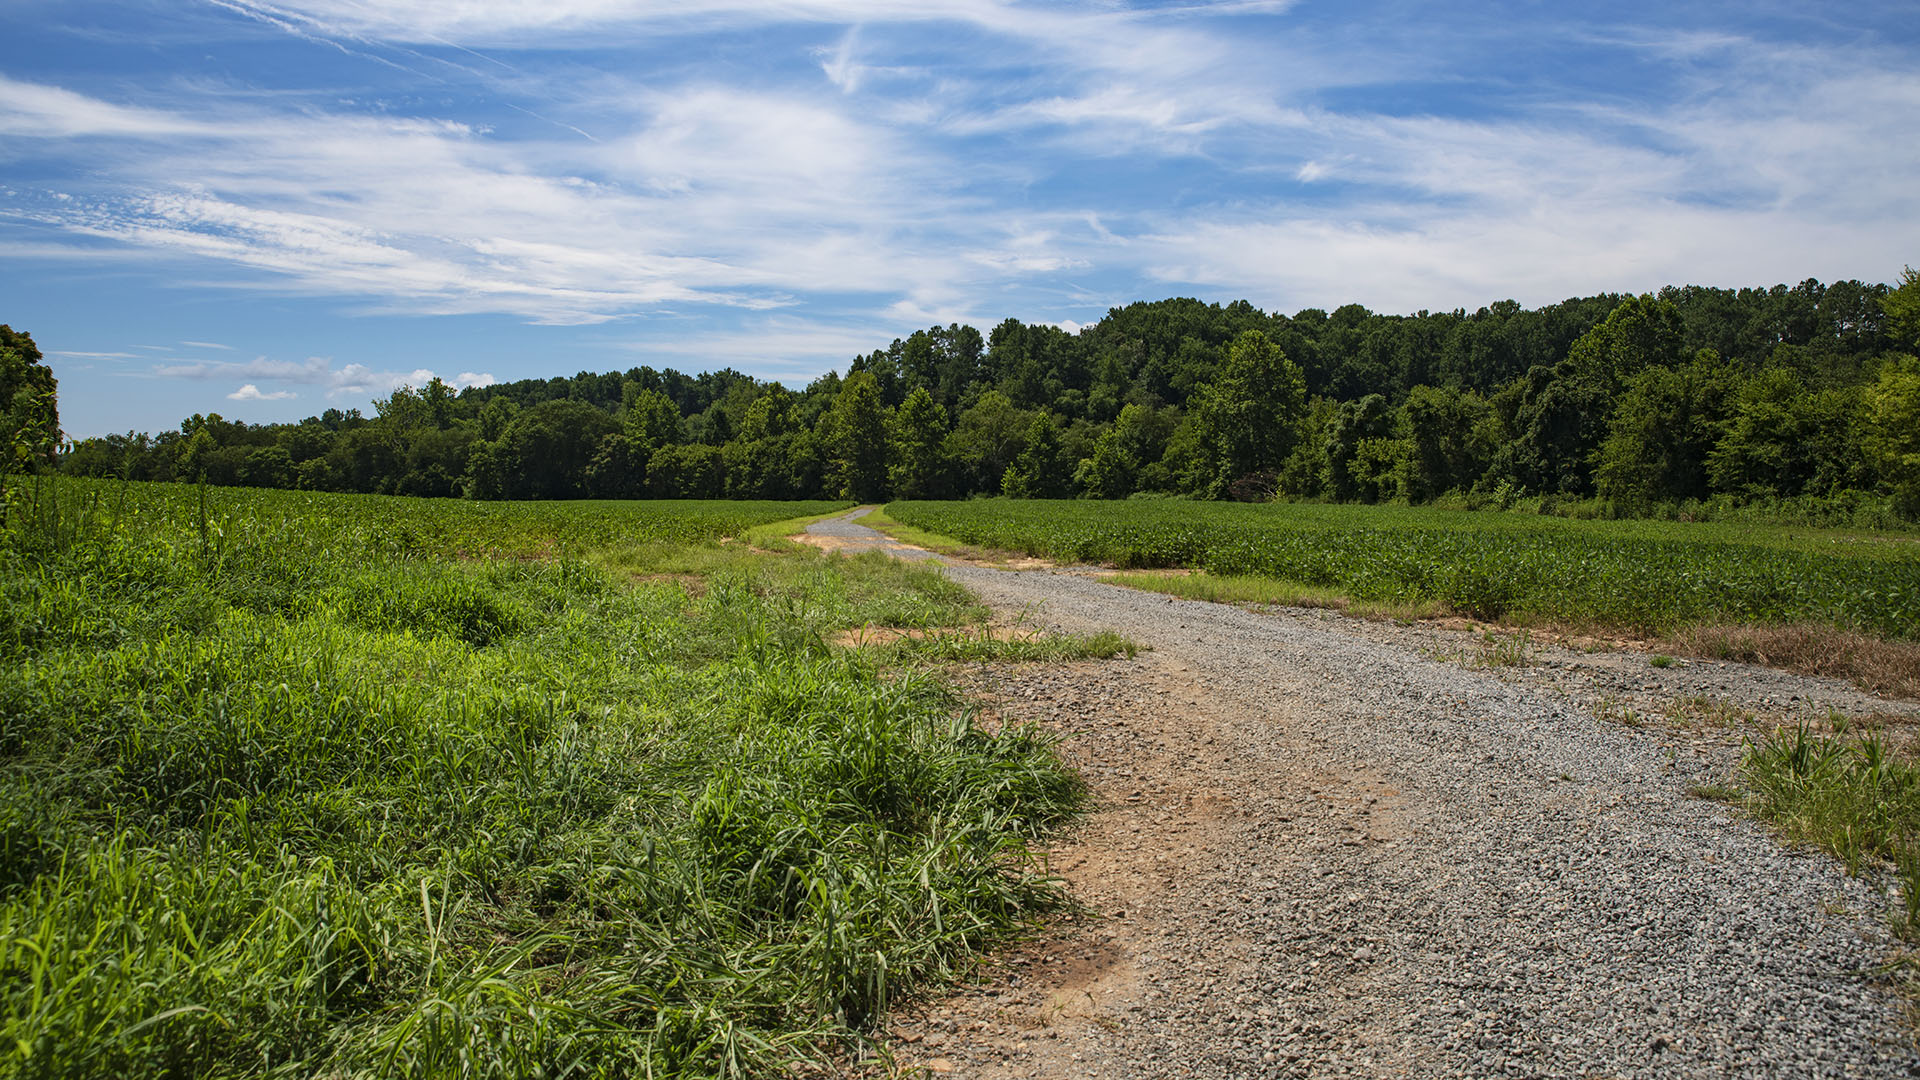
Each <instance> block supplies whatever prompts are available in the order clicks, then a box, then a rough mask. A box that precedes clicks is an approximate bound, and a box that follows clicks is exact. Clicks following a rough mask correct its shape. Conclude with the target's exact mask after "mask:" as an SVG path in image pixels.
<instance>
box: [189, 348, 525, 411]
mask: <svg viewBox="0 0 1920 1080" xmlns="http://www.w3.org/2000/svg"><path fill="white" fill-rule="evenodd" d="M152 374H154V375H156V376H159V377H161V378H168V379H195V380H228V379H234V378H252V379H259V380H262V381H271V382H278V383H283V384H290V385H293V386H312V387H316V388H318V389H320V390H321V391H322V392H324V393H325V394H326V396H327V397H329V398H343V397H352V396H364V395H369V394H372V395H376V396H381V397H384V396H385V395H387V394H391V393H393V392H394V391H395V390H398V389H400V388H401V387H403V386H411V387H415V388H419V387H422V386H425V385H427V383H429V382H432V381H433V379H434V377H435V376H434V372H433V370H432V369H431V368H415V369H413V370H412V371H382V370H376V369H374V368H370V367H368V366H367V365H365V364H344V365H340V366H335V364H334V362H333V358H332V357H327V356H310V357H308V358H307V359H305V360H299V361H295V360H273V359H269V358H267V357H264V356H261V357H256V358H254V359H252V360H239V361H227V360H196V361H190V362H187V363H179V364H161V365H158V366H156V367H155V368H153V371H152ZM496 381H497V380H496V379H495V378H494V377H493V375H492V374H491V373H488V372H472V371H463V372H461V373H460V374H458V375H456V376H454V377H453V378H451V379H449V380H447V385H449V386H452V387H453V388H454V389H456V390H464V389H466V388H467V387H469V386H492V385H493V384H494V383H495V382H496ZM227 396H228V397H229V398H231V399H233V400H234V401H283V400H286V399H288V398H292V397H294V396H295V394H294V393H293V392H292V391H290V390H278V391H274V392H272V393H264V392H262V391H261V390H260V388H259V387H258V386H257V385H256V384H254V383H251V382H249V383H247V384H245V385H243V386H242V387H241V388H240V389H239V390H237V391H235V392H234V393H232V394H229V395H227Z"/></svg>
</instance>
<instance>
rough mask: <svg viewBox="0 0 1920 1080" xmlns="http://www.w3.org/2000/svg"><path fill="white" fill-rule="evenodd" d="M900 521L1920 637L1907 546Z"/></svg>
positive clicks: (1654, 536)
mask: <svg viewBox="0 0 1920 1080" xmlns="http://www.w3.org/2000/svg"><path fill="white" fill-rule="evenodd" d="M887 514H888V516H890V517H891V518H893V519H894V520H896V521H899V522H901V523H904V524H907V525H910V526H913V527H916V528H919V529H924V530H927V531H929V532H932V533H937V534H940V535H943V536H949V537H953V538H954V539H957V540H960V541H964V542H966V543H969V544H977V545H982V546H986V547H992V548H999V549H1003V550H1010V551H1018V552H1023V553H1026V554H1030V555H1037V556H1042V557H1046V558H1050V559H1055V560H1060V561H1066V562H1104V563H1113V564H1116V565H1120V566H1125V567H1173V566H1184V567H1192V568H1195V569H1199V570H1204V571H1206V572H1208V573H1209V574H1215V575H1221V576H1229V575H1250V576H1258V577H1266V578H1276V579H1283V580H1287V581H1293V582H1298V583H1301V584H1304V585H1309V586H1319V587H1328V588H1333V589H1337V590H1339V591H1341V592H1344V593H1346V594H1348V595H1350V596H1352V597H1354V598H1356V599H1361V600H1370V601H1386V602H1416V603H1417V602H1423V601H1438V602H1440V603H1442V604H1444V605H1446V606H1447V607H1449V608H1451V609H1453V610H1455V611H1458V612H1461V613H1463V614H1467V615H1473V616H1477V617H1480V618H1487V619H1496V618H1503V617H1521V618H1524V617H1537V618H1544V619H1555V620H1569V621H1575V622H1581V623H1590V624H1601V625H1607V626H1613V627H1621V628H1626V629H1633V630H1642V631H1651V632H1665V631H1669V630H1673V629H1676V628H1679V627H1684V626H1687V625H1690V624H1696V623H1700V622H1705V621H1727V622H1740V623H1761V624H1787V623H1797V622H1807V621H1812V622H1820V623H1829V624H1832V625H1834V626H1838V627H1842V628H1846V629H1851V630H1859V631H1864V632H1867V633H1870V634H1875V635H1879V636H1884V637H1890V638H1898V639H1908V640H1911V639H1915V638H1920V543H1915V542H1914V541H1913V540H1912V538H1911V537H1881V536H1876V535H1873V534H1856V533H1840V532H1823V531H1818V530H1811V529H1804V528H1778V527H1757V526H1746V525H1731V524H1721V525H1709V524H1685V523H1673V522H1659V521H1576V520H1570V519H1565V518H1553V517H1539V516H1533V515H1521V514H1501V513H1492V512H1468V511H1449V510H1430V509H1419V508H1407V507H1374V506H1355V505H1344V506H1337V505H1290V504H1259V505H1255V504H1241V503H1197V502H1184V501H1144V500H1142V501H1131V502H1092V501H1043V500H1034V501H1009V500H1004V499H992V500H978V501H971V502H897V503H892V504H890V505H889V506H888V507H887Z"/></svg>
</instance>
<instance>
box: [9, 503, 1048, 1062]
mask: <svg viewBox="0 0 1920 1080" xmlns="http://www.w3.org/2000/svg"><path fill="white" fill-rule="evenodd" d="M85 496H86V493H85V492H76V491H75V490H74V489H72V488H67V489H65V490H63V491H62V492H61V493H60V495H59V496H58V497H59V498H63V499H66V500H67V501H66V503H65V504H64V506H62V507H59V508H57V509H56V508H49V507H48V506H47V505H46V504H45V503H44V502H42V503H41V504H40V505H38V506H37V507H34V506H28V507H25V508H21V507H16V508H15V511H16V512H15V513H14V514H13V515H12V516H11V517H10V520H9V525H10V527H9V529H8V531H7V533H6V535H5V539H4V541H0V590H4V599H5V608H4V615H0V661H3V663H0V972H5V973H6V974H5V978H4V979H0V1076H17V1077H109V1076H111V1077H121V1076H143V1075H144V1076H154V1075H187V1074H193V1075H287V1076H310V1075H366V1076H374V1075H378V1076H389V1075H426V1076H438V1075H447V1076H452V1075H459V1076H515V1077H521V1076H534V1075H546V1076H566V1075H579V1076H644V1075H654V1076H677V1075H685V1076H713V1075H767V1074H771V1073H774V1072H776V1071H778V1070H779V1069H781V1068H782V1067H783V1066H784V1065H785V1064H787V1063H788V1062H790V1061H793V1060H796V1059H806V1058H814V1057H819V1056H821V1055H823V1054H827V1053H831V1052H832V1051H833V1049H834V1047H835V1046H836V1045H839V1044H838V1043H837V1041H836V1040H839V1039H842V1038H844V1037H845V1036H846V1035H847V1034H848V1033H849V1032H852V1031H855V1030H857V1029H859V1028H860V1027H861V1026H862V1025H864V1024H866V1023H869V1022H870V1021H871V1020H872V1019H873V1018H875V1017H876V1016H877V1015H878V1014H879V1013H880V1012H881V1010H883V1009H884V1008H885V1006H886V1003H887V1002H888V1000H889V999H890V998H891V997H892V996H894V995H895V994H897V993H898V992H900V991H901V990H902V989H903V988H907V987H911V986H913V985H915V984H917V983H921V982H923V981H925V980H928V979H937V978H941V977H944V976H946V975H947V974H948V973H950V971H951V970H952V969H953V968H954V967H955V966H956V965H960V964H963V963H964V962H965V961H966V958H967V957H968V956H969V955H970V954H971V953H972V951H973V950H975V949H977V948H978V947H979V946H980V945H981V944H982V943H983V942H986V941H989V940H991V939H994V938H996V937H998V936H1001V935H1004V934H1006V933H1008V932H1010V931H1012V930H1015V929H1017V928H1018V927H1020V926H1022V925H1024V924H1025V922H1026V921H1027V920H1029V919H1030V918H1031V917H1032V916H1033V914H1034V913H1035V912H1036V911H1038V910H1041V909H1043V908H1045V907H1046V906H1048V905H1050V904H1053V903H1055V902H1056V894H1055V893H1054V892H1053V890H1052V888H1051V886H1050V884H1049V882H1048V881H1047V880H1046V879H1045V878H1043V877H1042V876H1040V875H1039V874H1038V872H1037V870H1035V868H1034V867H1033V866H1032V865H1031V864H1030V862H1029V860H1028V859H1027V857H1026V848H1025V844H1026V842H1027V841H1028V840H1029V839H1030V838H1032V837H1033V836H1035V835H1036V834H1037V833H1038V832H1040V831H1041V830H1043V829H1045V828H1047V827H1048V826H1049V825H1050V824H1051V823H1053V822H1055V821H1057V820H1058V819H1059V818H1061V817H1062V816H1063V815H1065V814H1067V813H1070V812H1071V811H1072V810H1073V808H1074V807H1075V806H1076V805H1077V804H1078V802H1079V800H1080V798H1081V792H1080V789H1079V787H1078V784H1077V781H1076V780H1075V779H1074V778H1073V776H1072V775H1071V774H1070V773H1068V772H1066V771H1064V769H1063V768H1062V767H1061V766H1060V765H1059V763H1058V760H1057V758H1056V756H1055V755H1054V754H1053V752H1052V748H1051V746H1050V744H1049V742H1048V740H1047V739H1046V738H1045V737H1043V736H1041V735H1039V734H1037V733H1035V732H1033V731H1030V730H1024V729H1015V730H1009V731H1006V732H1002V733H1000V734H997V735H992V736H989V735H987V734H986V733H984V732H983V731H982V730H980V729H979V728H977V727H976V726H975V725H974V724H973V723H972V722H971V720H970V717H969V715H968V714H967V712H966V711H965V710H964V709H962V708H960V706H959V704H958V703H957V702H956V701H955V700H954V699H953V698H952V697H951V696H950V695H949V693H948V692H947V691H946V690H945V689H944V688H943V687H942V686H941V685H940V684H938V683H937V682H935V681H933V680H931V679H930V678H928V677H926V676H924V675H921V674H915V673H913V672H912V671H899V670H882V669H879V668H877V667H876V666H874V664H873V662H872V661H871V660H870V659H869V658H867V657H866V656H864V655H863V654H857V653H848V652H846V651H845V650H835V649H830V648H829V647H827V646H826V645H825V644H823V634H824V633H827V632H831V631H835V630H841V629H845V628H848V627H853V626H859V625H864V624H869V623H880V622H885V623H888V624H892V625H924V626H941V625H961V624H966V623H968V622H969V621H971V620H973V619H975V618H977V615H978V612H977V609H975V608H974V607H973V606H972V601H971V600H970V598H969V597H968V596H967V595H966V594H964V593H963V592H959V591H957V590H955V589H954V588H953V587H952V586H951V585H950V583H948V582H947V581H946V580H945V579H944V578H942V577H940V576H939V575H938V574H936V573H933V572H931V571H927V570H924V569H916V568H912V567H905V566H900V565H896V564H893V563H889V562H884V561H860V560H831V559H826V558H822V557H795V558H787V559H777V560H768V559H753V558H749V557H747V556H745V555H743V554H741V553H738V552H735V551H731V550H728V549H725V548H719V547H713V546H707V547H696V548H692V549H689V548H687V547H684V546H682V547H666V548H655V549H653V555H652V556H651V558H652V561H653V563H655V564H659V563H664V562H667V561H669V557H670V556H671V557H672V558H678V559H681V560H682V561H693V562H701V563H703V564H704V565H702V566H701V567H700V568H699V571H698V573H699V574H700V578H701V581H702V582H703V583H704V588H688V587H685V586H683V585H682V584H679V583H677V582H676V581H674V580H672V579H671V578H666V579H661V580H643V581H641V582H639V583H632V582H631V580H630V578H629V575H628V574H626V573H624V572H623V571H639V570H642V569H645V568H646V566H645V565H643V564H645V563H646V561H647V560H646V557H641V556H635V555H633V554H632V553H631V551H628V552H627V553H626V554H624V555H623V554H621V553H619V552H617V551H616V552H612V553H604V552H589V551H587V550H586V549H588V548H589V547H591V546H592V545H589V544H586V543H578V544H576V543H573V542H571V541H568V542H563V540H564V538H565V537H566V536H567V534H568V529H569V528H570V526H569V525H568V518H567V514H568V513H569V512H570V510H571V508H568V509H560V508H542V509H540V510H537V511H536V510H530V509H528V508H525V507H514V506H489V507H484V508H471V509H475V510H480V511H489V512H491V511H498V512H499V516H498V517H489V516H488V515H487V513H485V512H477V513H473V514H471V515H469V516H467V517H465V518H464V519H462V524H461V526H460V527H461V528H464V529H465V530H466V533H465V534H460V533H458V532H456V531H452V530H448V529H443V528H442V527H441V526H440V525H439V524H437V523H435V522H433V521H432V520H431V515H428V521H427V522H426V524H424V525H423V524H421V521H420V519H419V517H418V511H417V507H416V505H415V504H412V503H406V502H403V501H401V500H391V501H389V500H379V499H372V498H361V497H321V498H320V499H319V501H317V502H315V503H312V504H300V503H296V501H295V500H297V499H304V498H306V497H305V496H290V495H285V494H284V493H260V494H239V493H232V492H227V493H221V496H220V499H219V500H218V502H219V505H216V506H213V507H210V508H208V509H207V511H206V513H205V516H204V518H203V516H202V512H201V509H200V503H199V498H198V495H197V493H193V492H182V491H178V490H174V491H166V490H160V491H155V490H153V489H146V488H140V487H138V486H136V488H134V489H132V490H130V491H128V492H127V493H126V495H125V496H124V501H123V502H122V503H121V505H120V506H119V507H118V508H117V509H116V508H115V507H113V506H112V505H110V503H109V502H108V500H111V499H114V498H119V497H121V496H117V495H116V494H115V493H113V492H111V491H107V492H104V493H102V494H101V495H100V498H99V499H98V500H94V501H92V502H91V503H89V501H88V499H87V498H86V497H85ZM45 497H46V496H45V495H44V493H43V494H42V495H41V498H42V499H44V498H45ZM455 505H461V506H463V507H464V504H455ZM308 506H311V507H312V508H314V512H313V513H312V514H307V513H306V512H305V508H306V507H308ZM594 512H595V513H598V514H603V515H605V517H604V518H603V519H602V520H601V522H600V524H598V525H592V526H591V527H589V528H588V530H587V535H589V536H594V537H599V538H601V539H603V540H622V539H624V540H625V541H626V542H638V541H646V540H655V541H659V540H688V539H697V538H698V537H699V536H700V535H701V534H702V530H706V532H705V535H713V534H714V533H718V532H723V531H727V530H732V529H737V528H743V527H745V525H751V524H754V523H756V522H760V521H768V520H773V519H775V518H778V517H782V516H796V515H798V514H805V513H809V512H817V509H816V508H815V507H814V506H810V505H795V504H763V505H760V506H759V507H758V508H757V509H754V508H745V509H743V507H742V506H741V504H726V505H723V506H721V507H718V508H714V509H713V510H712V511H711V513H712V515H713V516H712V517H708V518H702V517H701V516H700V515H702V514H705V513H708V512H709V511H708V510H705V509H702V508H699V507H682V508H680V509H679V511H678V512H680V513H682V514H683V515H684V516H686V517H687V518H688V519H690V521H678V522H676V521H675V520H673V518H672V515H673V514H674V513H675V512H676V511H675V510H674V509H673V508H663V507H661V506H660V505H658V504H653V505H650V506H646V507H644V508H641V509H638V510H634V511H631V512H630V516H629V517H628V518H627V519H624V522H625V523H624V524H623V525H620V526H618V527H615V525H614V524H613V523H615V522H618V521H620V520H622V519H620V518H619V507H618V504H602V505H601V506H599V507H595V508H594ZM36 514H37V515H39V516H38V517H35V516H34V515H36ZM56 519H57V520H56ZM383 520H384V521H389V522H393V521H398V522H399V523H400V524H399V525H398V526H395V527H402V528H405V527H411V528H415V529H416V530H417V531H416V534H415V538H414V539H413V540H411V541H406V542H397V541H396V539H395V537H394V536H393V535H391V531H390V530H389V529H388V528H386V527H383V526H381V525H379V524H378V522H380V521H383ZM743 521H744V523H745V524H741V522H743ZM408 522H412V524H411V525H408ZM529 522H537V523H539V524H538V527H533V526H530V525H529V524H528V523H529ZM422 529H424V530H427V531H430V532H431V534H432V535H431V536H430V537H429V538H427V539H424V540H423V539H422V538H421V537H422V535H424V534H423V533H421V532H419V531H418V530H422ZM596 530H598V531H596ZM563 549H566V550H572V551H574V552H575V553H576V554H578V555H581V556H583V557H580V558H565V559H562V558H554V559H543V560H537V561H535V560H528V559H524V558H520V559H504V560H503V559H481V558H475V557H473V556H474V555H475V554H476V553H485V552H493V553H502V554H515V555H532V554H535V553H537V552H540V551H547V552H554V553H558V552H560V551H561V550H563ZM587 556H590V557H587ZM656 569H657V567H656ZM664 572H667V573H671V572H673V571H671V570H670V569H668V570H666V571H664ZM916 620H917V621H916Z"/></svg>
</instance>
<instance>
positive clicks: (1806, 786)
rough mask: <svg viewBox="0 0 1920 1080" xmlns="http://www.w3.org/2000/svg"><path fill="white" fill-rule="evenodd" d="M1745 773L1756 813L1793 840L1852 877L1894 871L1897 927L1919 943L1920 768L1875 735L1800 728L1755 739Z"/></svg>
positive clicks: (1745, 765)
mask: <svg viewBox="0 0 1920 1080" xmlns="http://www.w3.org/2000/svg"><path fill="white" fill-rule="evenodd" d="M1741 769H1742V772H1743V774H1744V776H1745V777H1746V780H1747V784H1748V786H1749V787H1750V788H1751V789H1752V792H1753V805H1754V807H1755V809H1756V811H1757V812H1758V813H1759V814H1760V815H1761V816H1762V817H1764V818H1766V819H1767V820H1769V821H1772V822H1774V823H1775V824H1776V825H1777V826H1778V827H1779V828H1780V829H1781V830H1782V831H1784V832H1785V833H1786V834H1787V836H1788V837H1790V838H1792V839H1794V840H1797V841H1799V842H1802V843H1807V844H1812V845H1814V846H1817V847H1820V848H1823V849H1825V850H1826V851H1828V852H1831V853H1832V854H1833V855H1834V856H1836V857H1837V858H1839V859H1840V861H1841V862H1842V863H1843V864H1845V866H1846V868H1847V872H1848V873H1850V874H1859V873H1860V872H1862V871H1863V870H1865V869H1867V868H1869V867H1873V866H1884V867H1889V868H1891V869H1892V871H1893V873H1894V874H1895V876H1896V877H1897V879H1898V880H1899V883H1900V892H1901V896H1902V904H1901V907H1900V908H1899V909H1898V912H1897V915H1896V920H1895V922H1896V928H1897V929H1899V930H1900V932H1901V934H1902V935H1903V936H1904V937H1906V938H1908V939H1909V940H1920V768H1916V767H1915V766H1914V764H1913V763H1912V762H1911V761H1910V760H1907V759H1905V758H1903V757H1901V756H1899V755H1897V754H1895V753H1893V752H1892V750H1891V749H1890V748H1889V747H1888V745H1887V743H1886V742H1885V740H1883V739H1882V738H1881V737H1880V736H1879V734H1878V733H1876V732H1873V731H1866V732H1853V733H1838V734H1831V735H1826V734H1820V733H1817V732H1815V731H1813V730H1812V729H1811V728H1810V727H1809V726H1808V725H1806V724H1800V725H1798V726H1796V727H1792V728H1780V729H1777V730H1775V731H1774V732H1773V733H1771V734H1769V735H1766V736H1763V737H1761V738H1759V739H1757V740H1755V741H1753V742H1751V743H1750V744H1749V745H1748V747H1747V753H1746V756H1745V758H1744V759H1743V761H1742V764H1741Z"/></svg>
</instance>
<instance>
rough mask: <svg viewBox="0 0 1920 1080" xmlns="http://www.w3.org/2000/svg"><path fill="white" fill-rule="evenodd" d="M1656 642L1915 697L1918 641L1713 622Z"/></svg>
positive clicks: (1919, 688)
mask: <svg viewBox="0 0 1920 1080" xmlns="http://www.w3.org/2000/svg"><path fill="white" fill-rule="evenodd" d="M1660 645H1661V647H1662V648H1665V649H1668V650H1671V651H1673V652H1676V653H1680V654H1682V655H1686V656H1697V657H1703V658H1706V659H1710V660H1736V661H1739V662H1741V663H1747V664H1762V665H1764V666H1766V667H1773V668H1781V669H1784V670H1786V671H1796V672H1799V673H1801V674H1803V675H1826V676H1831V677H1833V678H1838V679H1847V680H1850V681H1852V682H1853V683H1854V684H1855V685H1856V686H1859V687H1860V688H1861V689H1864V690H1868V691H1871V692H1873V693H1876V694H1884V695H1887V696H1890V697H1902V698H1920V642H1912V641H1890V640H1888V639H1885V638H1877V637H1871V636H1869V635H1866V634H1862V633H1859V632H1858V631H1853V630H1841V629H1838V628H1836V627H1832V626H1821V625H1818V624H1813V623H1799V624H1795V625H1791V626H1729V625H1725V624H1712V625H1705V626H1697V627H1693V628H1690V629H1687V630H1681V631H1678V632H1676V633H1674V634H1672V635H1671V636H1669V637H1668V638H1666V639H1665V640H1663V641H1661V642H1660Z"/></svg>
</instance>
